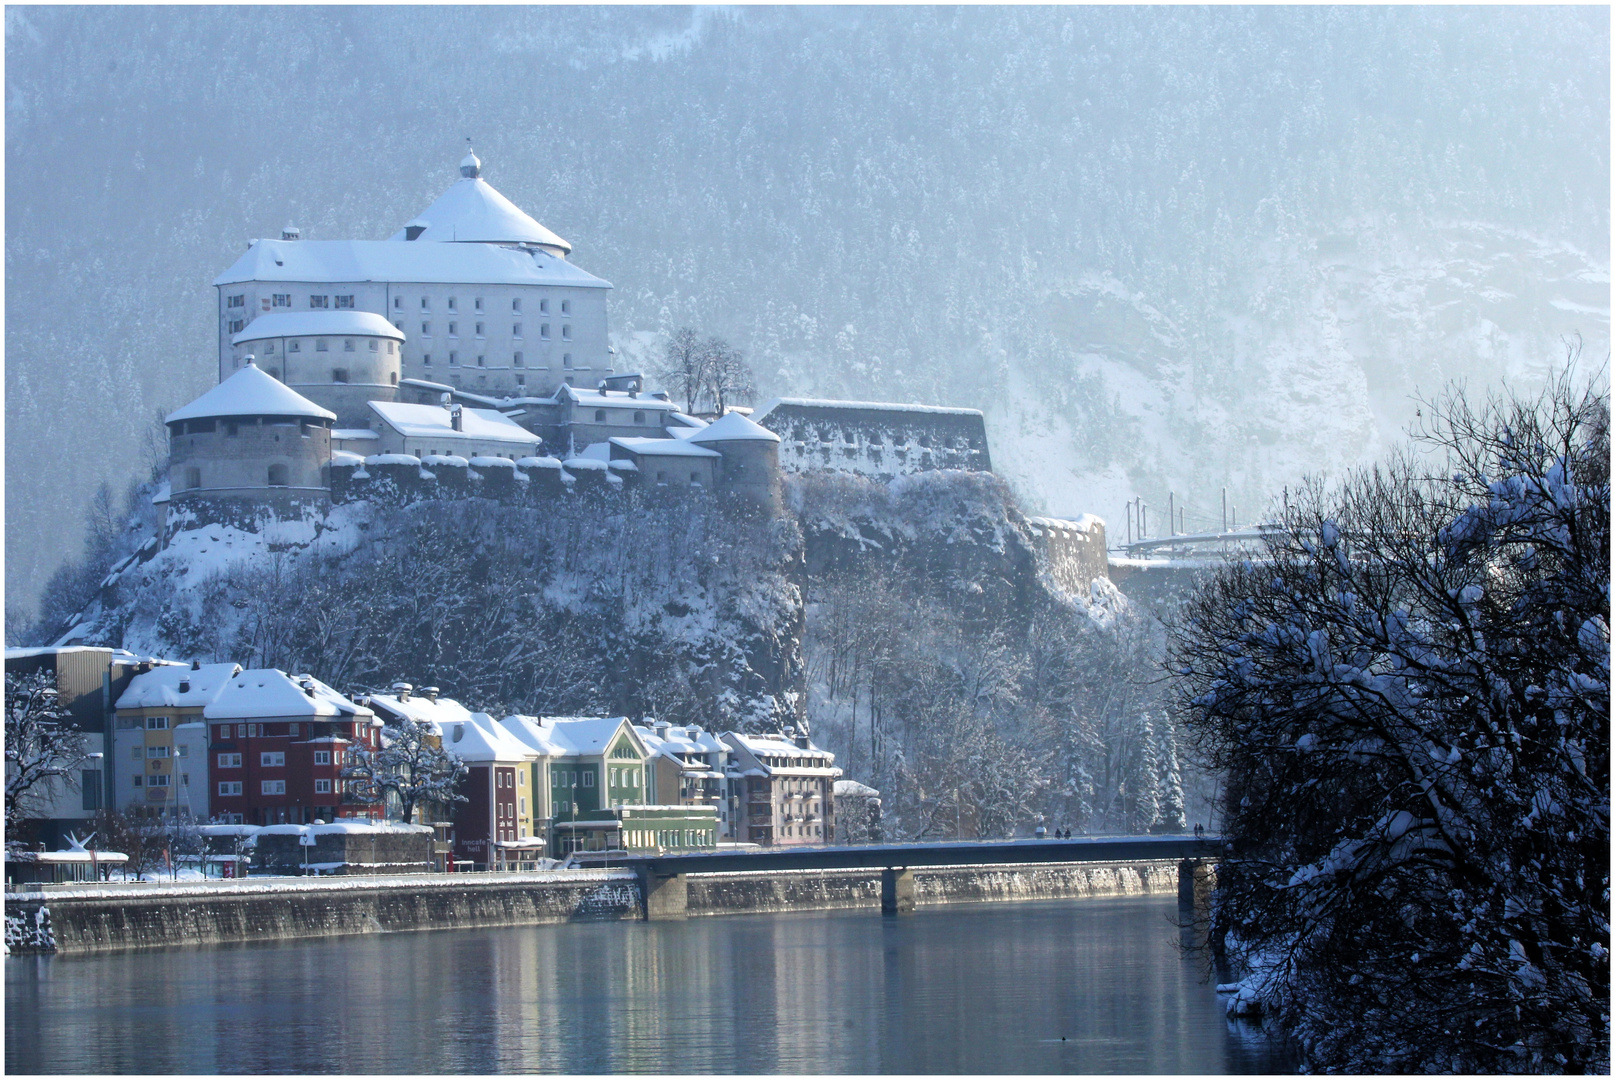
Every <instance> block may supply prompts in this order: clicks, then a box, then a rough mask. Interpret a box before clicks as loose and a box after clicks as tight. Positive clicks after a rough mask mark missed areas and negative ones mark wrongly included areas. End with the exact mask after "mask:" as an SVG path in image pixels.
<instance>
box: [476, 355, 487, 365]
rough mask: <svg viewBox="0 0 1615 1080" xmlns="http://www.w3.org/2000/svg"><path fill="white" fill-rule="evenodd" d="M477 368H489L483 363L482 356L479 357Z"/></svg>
mask: <svg viewBox="0 0 1615 1080" xmlns="http://www.w3.org/2000/svg"><path fill="white" fill-rule="evenodd" d="M477 366H478V367H487V366H488V365H487V364H485V363H484V362H483V357H482V356H480V355H479V356H478V357H477Z"/></svg>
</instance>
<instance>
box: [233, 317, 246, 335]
mask: <svg viewBox="0 0 1615 1080" xmlns="http://www.w3.org/2000/svg"><path fill="white" fill-rule="evenodd" d="M246 325H247V321H246V320H245V319H231V320H230V333H232V334H239V333H241V330H242V328H243V327H245V326H246Z"/></svg>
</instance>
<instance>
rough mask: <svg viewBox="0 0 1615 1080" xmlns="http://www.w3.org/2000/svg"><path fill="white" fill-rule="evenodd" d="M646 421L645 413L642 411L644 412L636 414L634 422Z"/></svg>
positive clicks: (641, 422)
mask: <svg viewBox="0 0 1615 1080" xmlns="http://www.w3.org/2000/svg"><path fill="white" fill-rule="evenodd" d="M644 422H645V414H644V413H642V412H636V413H635V414H634V423H636V424H643V423H644Z"/></svg>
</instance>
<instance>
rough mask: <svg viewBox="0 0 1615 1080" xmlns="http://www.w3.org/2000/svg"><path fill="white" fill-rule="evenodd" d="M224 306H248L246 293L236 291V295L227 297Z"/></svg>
mask: <svg viewBox="0 0 1615 1080" xmlns="http://www.w3.org/2000/svg"><path fill="white" fill-rule="evenodd" d="M224 306H225V307H227V308H235V307H246V306H247V297H246V294H245V293H236V294H235V295H234V296H229V297H226V298H225V301H224Z"/></svg>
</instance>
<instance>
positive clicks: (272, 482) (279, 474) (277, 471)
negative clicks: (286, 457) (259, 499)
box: [269, 465, 290, 487]
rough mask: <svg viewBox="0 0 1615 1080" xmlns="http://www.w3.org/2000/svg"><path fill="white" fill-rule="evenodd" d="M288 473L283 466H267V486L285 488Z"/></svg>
mask: <svg viewBox="0 0 1615 1080" xmlns="http://www.w3.org/2000/svg"><path fill="white" fill-rule="evenodd" d="M289 471H290V470H288V469H287V468H286V466H284V465H271V466H269V486H270V487H285V486H286V481H287V475H288V473H289Z"/></svg>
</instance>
